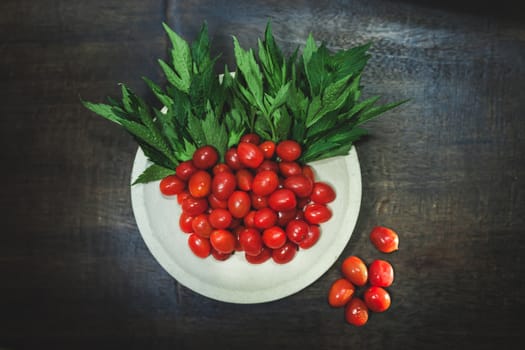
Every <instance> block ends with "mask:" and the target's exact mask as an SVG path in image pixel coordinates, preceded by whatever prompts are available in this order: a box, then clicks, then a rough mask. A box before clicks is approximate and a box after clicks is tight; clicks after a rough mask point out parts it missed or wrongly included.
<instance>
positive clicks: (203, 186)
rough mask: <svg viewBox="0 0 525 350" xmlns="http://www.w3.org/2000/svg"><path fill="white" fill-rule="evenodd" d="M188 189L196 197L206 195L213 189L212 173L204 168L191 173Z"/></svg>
mask: <svg viewBox="0 0 525 350" xmlns="http://www.w3.org/2000/svg"><path fill="white" fill-rule="evenodd" d="M188 189H189V190H190V193H191V195H192V196H193V197H195V198H202V197H206V196H207V195H209V194H210V191H211V175H210V174H209V173H208V172H207V171H204V170H199V171H197V172H196V173H195V174H193V175H191V177H190V180H189V181H188Z"/></svg>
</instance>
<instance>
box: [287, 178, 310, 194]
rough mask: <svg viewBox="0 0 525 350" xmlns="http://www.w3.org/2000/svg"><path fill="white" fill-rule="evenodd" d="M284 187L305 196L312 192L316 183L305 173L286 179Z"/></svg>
mask: <svg viewBox="0 0 525 350" xmlns="http://www.w3.org/2000/svg"><path fill="white" fill-rule="evenodd" d="M283 185H284V188H287V189H289V190H291V191H292V192H293V193H295V194H296V195H297V197H300V198H305V197H308V196H309V195H310V193H312V189H313V186H314V183H313V182H312V180H310V179H309V178H308V177H306V176H304V175H292V176H289V177H287V178H286V179H284V183H283Z"/></svg>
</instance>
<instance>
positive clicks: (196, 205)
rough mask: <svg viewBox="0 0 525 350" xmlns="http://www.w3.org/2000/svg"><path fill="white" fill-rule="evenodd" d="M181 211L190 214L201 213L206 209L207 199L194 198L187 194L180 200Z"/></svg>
mask: <svg viewBox="0 0 525 350" xmlns="http://www.w3.org/2000/svg"><path fill="white" fill-rule="evenodd" d="M181 207H182V211H184V212H186V213H188V214H189V215H191V216H197V215H199V214H202V213H204V212H205V211H206V209H208V201H207V200H206V199H205V198H195V197H192V196H189V197H188V198H186V199H184V200H183V201H182V205H181Z"/></svg>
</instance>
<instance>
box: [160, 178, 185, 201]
mask: <svg viewBox="0 0 525 350" xmlns="http://www.w3.org/2000/svg"><path fill="white" fill-rule="evenodd" d="M159 188H160V192H161V193H162V194H163V195H165V196H174V195H176V194H179V193H181V192H182V191H183V190H184V189H185V188H186V182H184V181H182V180H181V179H180V178H179V177H178V176H177V175H168V176H166V177H165V178H163V179H162V180H160V184H159Z"/></svg>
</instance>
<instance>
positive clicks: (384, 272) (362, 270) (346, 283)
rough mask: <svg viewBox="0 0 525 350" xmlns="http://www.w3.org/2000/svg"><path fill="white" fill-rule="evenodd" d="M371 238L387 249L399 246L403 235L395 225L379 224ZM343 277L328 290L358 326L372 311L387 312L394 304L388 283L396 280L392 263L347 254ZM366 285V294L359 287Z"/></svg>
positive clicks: (333, 303)
mask: <svg viewBox="0 0 525 350" xmlns="http://www.w3.org/2000/svg"><path fill="white" fill-rule="evenodd" d="M370 240H371V241H372V243H373V244H374V246H375V247H376V248H377V249H378V250H379V251H381V252H383V253H391V252H393V251H396V250H397V249H398V245H399V238H398V235H397V233H396V232H395V231H393V230H392V229H389V228H386V227H383V226H377V227H375V228H374V229H373V230H372V232H371V233H370ZM341 273H342V278H339V279H337V280H335V281H334V282H333V283H332V285H331V287H330V290H329V292H328V303H329V304H330V305H331V306H332V307H344V308H345V319H346V321H347V322H348V323H350V324H352V325H355V326H363V325H364V324H366V323H367V321H368V315H369V311H372V312H384V311H386V310H388V308H390V303H391V299H390V294H389V293H388V291H387V289H386V288H387V287H390V286H391V285H392V283H393V282H394V269H393V267H392V265H391V264H390V263H389V262H388V261H386V260H382V259H376V260H374V261H372V262H371V263H370V265H368V267H367V266H366V265H365V263H364V261H363V260H361V259H360V258H359V257H357V256H354V255H352V256H349V257H347V258H346V259H345V260H344V261H343V263H342V265H341ZM358 287H364V288H365V290H364V292H363V293H362V297H361V296H358V295H357V293H356V292H357V291H356V289H357V288H358Z"/></svg>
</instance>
